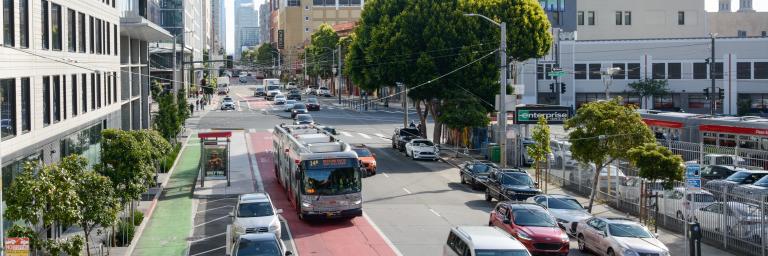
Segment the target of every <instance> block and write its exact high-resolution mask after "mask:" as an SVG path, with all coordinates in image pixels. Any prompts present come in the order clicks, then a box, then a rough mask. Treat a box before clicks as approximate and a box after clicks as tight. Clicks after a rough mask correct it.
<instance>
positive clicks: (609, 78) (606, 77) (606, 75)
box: [600, 67, 621, 100]
mask: <svg viewBox="0 0 768 256" xmlns="http://www.w3.org/2000/svg"><path fill="white" fill-rule="evenodd" d="M619 72H621V68H618V67H614V68H609V69H606V70H605V71H600V75H602V76H603V83H604V84H605V99H606V100H608V99H609V98H610V95H609V93H608V89H609V88H611V84H612V83H613V75H614V74H616V73H619Z"/></svg>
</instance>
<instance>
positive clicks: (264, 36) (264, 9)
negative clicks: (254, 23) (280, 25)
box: [259, 0, 272, 43]
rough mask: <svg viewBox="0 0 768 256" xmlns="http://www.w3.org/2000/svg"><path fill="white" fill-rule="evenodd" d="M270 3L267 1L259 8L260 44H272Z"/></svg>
mask: <svg viewBox="0 0 768 256" xmlns="http://www.w3.org/2000/svg"><path fill="white" fill-rule="evenodd" d="M269 6H270V5H269V1H268V0H267V1H265V2H264V3H263V4H261V5H260V6H259V41H261V42H260V43H269V42H272V41H271V38H269V30H270V29H269V28H270V23H271V22H270V21H269V20H270V17H271V10H270V8H269Z"/></svg>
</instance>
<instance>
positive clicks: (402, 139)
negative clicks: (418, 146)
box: [392, 127, 421, 151]
mask: <svg viewBox="0 0 768 256" xmlns="http://www.w3.org/2000/svg"><path fill="white" fill-rule="evenodd" d="M420 134H421V133H420V132H419V129H416V128H412V127H409V128H397V129H395V134H393V135H392V148H395V149H397V150H400V151H405V143H408V142H410V141H411V140H412V139H416V138H420V137H421V135H420Z"/></svg>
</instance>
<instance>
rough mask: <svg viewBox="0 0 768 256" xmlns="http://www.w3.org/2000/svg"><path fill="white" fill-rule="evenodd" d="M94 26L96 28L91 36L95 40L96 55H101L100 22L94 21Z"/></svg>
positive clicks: (98, 20)
mask: <svg viewBox="0 0 768 256" xmlns="http://www.w3.org/2000/svg"><path fill="white" fill-rule="evenodd" d="M94 24H96V28H95V29H94V31H95V33H96V34H95V35H93V38H94V40H95V42H94V46H95V48H96V54H101V53H102V47H101V43H102V40H101V39H102V38H101V20H100V19H96V21H95V22H94Z"/></svg>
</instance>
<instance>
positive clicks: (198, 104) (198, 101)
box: [195, 99, 201, 110]
mask: <svg viewBox="0 0 768 256" xmlns="http://www.w3.org/2000/svg"><path fill="white" fill-rule="evenodd" d="M195 106H196V107H197V110H201V108H200V99H197V100H196V101H195Z"/></svg>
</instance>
